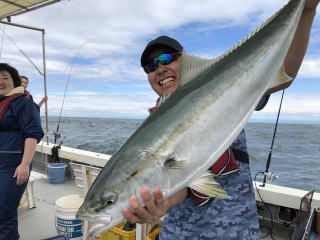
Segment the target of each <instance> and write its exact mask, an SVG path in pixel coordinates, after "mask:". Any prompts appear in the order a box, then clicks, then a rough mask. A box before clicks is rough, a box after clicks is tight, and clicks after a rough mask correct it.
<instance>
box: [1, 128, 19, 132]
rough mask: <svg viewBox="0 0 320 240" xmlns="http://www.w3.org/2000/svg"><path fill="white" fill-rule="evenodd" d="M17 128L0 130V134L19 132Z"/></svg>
mask: <svg viewBox="0 0 320 240" xmlns="http://www.w3.org/2000/svg"><path fill="white" fill-rule="evenodd" d="M20 131H21V130H20V129H19V128H0V132H20Z"/></svg>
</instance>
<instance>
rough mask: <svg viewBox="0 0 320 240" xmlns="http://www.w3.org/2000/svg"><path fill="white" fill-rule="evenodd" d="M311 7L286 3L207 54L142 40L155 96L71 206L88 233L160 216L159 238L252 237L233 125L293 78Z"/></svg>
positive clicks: (238, 133) (243, 162) (251, 211)
mask: <svg viewBox="0 0 320 240" xmlns="http://www.w3.org/2000/svg"><path fill="white" fill-rule="evenodd" d="M318 3H319V0H306V1H304V0H291V1H289V3H288V4H287V5H286V6H284V7H283V8H282V9H281V10H280V11H278V12H277V13H276V14H274V15H273V16H272V17H271V18H270V19H268V20H267V21H266V22H265V23H264V24H263V25H262V26H261V27H260V28H259V29H257V30H256V31H255V32H254V33H253V34H251V35H250V36H249V37H247V38H246V39H244V40H243V41H242V42H240V43H239V44H237V45H235V46H234V47H233V48H231V49H230V50H229V51H227V52H226V53H225V54H223V55H222V56H220V57H218V58H217V59H201V58H198V57H194V56H190V55H188V54H186V53H185V52H184V51H183V47H182V46H181V44H180V43H179V42H177V41H176V40H174V39H172V38H169V37H166V36H162V37H159V38H157V39H155V40H153V41H151V42H150V43H149V44H148V45H147V46H146V48H145V50H144V51H143V53H142V56H141V65H142V67H143V68H144V70H145V72H146V73H147V74H148V80H149V83H150V85H151V87H152V88H153V89H154V91H155V92H156V93H157V94H158V95H159V96H160V98H159V100H158V101H157V106H156V108H152V109H150V111H151V112H152V114H151V115H150V116H149V117H148V118H147V119H146V120H145V121H144V122H143V123H142V124H141V126H140V127H139V128H138V129H137V130H136V131H135V132H134V133H133V134H132V135H131V136H130V138H128V140H127V141H126V142H125V143H124V144H123V145H122V146H121V147H120V148H119V149H118V150H117V152H116V153H114V154H113V155H112V157H111V158H110V160H109V161H108V162H107V163H106V165H105V167H104V168H103V169H102V171H101V172H100V174H99V175H98V176H97V178H96V179H95V181H94V183H93V184H92V186H91V187H90V189H89V191H88V193H87V195H86V197H85V200H84V203H83V205H82V206H81V207H80V208H79V210H78V212H77V218H79V219H86V220H89V221H91V222H92V227H91V229H90V230H89V235H91V236H92V235H98V234H100V233H102V232H104V231H106V230H108V229H110V228H112V227H114V226H116V225H117V224H119V223H121V222H122V221H123V220H124V218H126V219H127V220H129V221H130V222H132V223H151V222H153V221H155V220H158V219H159V218H161V217H162V216H164V215H166V216H165V218H164V222H163V225H162V230H161V233H160V239H168V240H171V239H185V240H188V239H192V240H197V239H201V240H204V239H228V240H229V239H260V233H259V225H258V218H257V213H256V202H255V199H254V195H253V189H252V181H251V176H250V169H249V157H248V153H247V150H246V143H245V136H244V133H243V131H242V130H243V128H244V126H245V124H246V123H247V121H248V120H249V118H250V116H251V114H252V113H253V111H254V110H255V109H257V110H259V109H262V108H263V107H264V105H265V104H266V103H267V101H268V98H269V95H270V94H271V93H272V92H275V91H279V90H281V89H284V88H286V87H288V86H289V85H290V84H291V82H292V79H293V78H294V77H295V76H296V75H297V73H298V70H299V67H300V65H301V63H302V60H303V58H304V55H305V52H306V49H307V45H308V40H309V35H310V31H311V26H312V22H313V19H314V16H315V13H316V7H317V5H318ZM169 95H170V96H169Z"/></svg>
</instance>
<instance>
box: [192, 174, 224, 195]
mask: <svg viewBox="0 0 320 240" xmlns="http://www.w3.org/2000/svg"><path fill="white" fill-rule="evenodd" d="M213 177H214V175H213V174H212V173H210V172H206V173H205V174H203V175H201V176H200V178H198V179H196V180H195V181H193V182H192V183H191V184H190V185H189V187H190V188H192V189H194V190H196V191H197V192H199V193H202V194H204V195H207V196H209V197H213V198H223V199H226V198H229V196H228V194H227V193H226V192H225V191H224V190H223V189H222V188H221V186H220V184H219V183H217V182H216V181H215V180H214V179H213Z"/></svg>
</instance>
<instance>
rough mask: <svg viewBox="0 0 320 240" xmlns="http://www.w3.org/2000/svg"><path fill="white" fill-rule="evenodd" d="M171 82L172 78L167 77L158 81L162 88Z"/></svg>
mask: <svg viewBox="0 0 320 240" xmlns="http://www.w3.org/2000/svg"><path fill="white" fill-rule="evenodd" d="M171 81H174V78H173V77H168V78H166V79H163V80H161V81H160V85H161V86H163V85H164V84H166V83H168V82H171Z"/></svg>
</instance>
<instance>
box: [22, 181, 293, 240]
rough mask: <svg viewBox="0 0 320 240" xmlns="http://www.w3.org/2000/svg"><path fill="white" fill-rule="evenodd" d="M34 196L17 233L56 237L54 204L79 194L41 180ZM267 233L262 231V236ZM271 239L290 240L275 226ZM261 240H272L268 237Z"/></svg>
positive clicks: (29, 239)
mask: <svg viewBox="0 0 320 240" xmlns="http://www.w3.org/2000/svg"><path fill="white" fill-rule="evenodd" d="M33 189H34V196H35V201H36V208H33V209H29V208H28V207H23V208H19V210H18V218H19V233H20V235H21V238H20V239H21V240H42V239H46V238H50V237H54V236H56V235H57V231H56V228H55V213H56V210H55V202H56V200H58V199H59V198H61V197H63V196H66V195H73V194H79V195H80V194H81V189H80V188H78V187H77V186H76V185H75V184H74V182H73V181H66V182H64V183H62V184H50V183H48V180H47V179H41V180H39V181H37V182H35V183H34V185H33ZM266 232H267V230H266V229H262V234H261V235H262V236H263V235H265V234H266ZM273 237H274V239H276V240H282V239H290V238H289V233H288V231H287V230H284V229H282V228H281V227H279V226H277V225H275V226H274V231H273ZM263 239H266V240H268V239H272V238H271V237H270V236H268V237H266V238H263Z"/></svg>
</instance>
